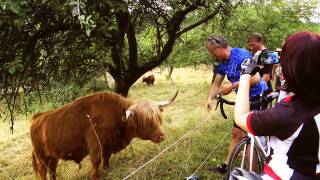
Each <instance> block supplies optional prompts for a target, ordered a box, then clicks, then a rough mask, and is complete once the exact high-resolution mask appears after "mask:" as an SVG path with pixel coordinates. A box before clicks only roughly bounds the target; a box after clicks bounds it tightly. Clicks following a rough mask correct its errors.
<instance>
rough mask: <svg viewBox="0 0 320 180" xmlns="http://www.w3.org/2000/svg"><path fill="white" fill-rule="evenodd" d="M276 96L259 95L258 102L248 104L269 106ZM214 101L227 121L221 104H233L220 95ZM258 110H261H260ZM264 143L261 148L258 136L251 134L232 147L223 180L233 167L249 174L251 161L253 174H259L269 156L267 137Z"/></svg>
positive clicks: (227, 176)
mask: <svg viewBox="0 0 320 180" xmlns="http://www.w3.org/2000/svg"><path fill="white" fill-rule="evenodd" d="M278 96H279V93H276V92H273V93H270V94H268V95H266V96H264V95H261V96H260V99H259V101H256V102H250V103H251V104H253V103H260V104H262V102H264V103H265V104H266V105H269V104H270V103H271V102H272V101H273V100H274V99H276V98H277V97H278ZM215 99H216V100H217V105H216V109H217V107H218V105H219V104H220V111H221V114H222V116H223V117H224V118H225V119H227V116H226V114H225V112H224V109H223V104H224V103H226V104H229V105H234V104H235V103H234V102H231V101H228V100H226V99H224V98H223V97H222V96H221V95H220V94H217V95H216V96H215ZM260 110H262V109H260ZM266 141H267V142H266V146H265V147H263V145H262V143H261V142H260V140H259V138H258V136H254V135H253V134H250V133H247V136H246V137H244V138H243V139H242V140H241V141H240V142H239V143H238V144H237V145H236V146H235V147H234V149H233V151H232V153H231V156H230V159H229V161H228V165H227V169H228V171H227V173H226V176H225V179H228V178H229V175H230V172H231V171H232V170H233V169H234V168H235V167H240V168H242V169H246V170H248V171H250V172H251V171H252V170H253V166H254V162H253V161H254V160H255V161H256V164H255V167H256V169H255V172H256V173H261V172H262V170H263V165H264V161H265V160H266V158H267V157H268V156H269V155H270V151H271V148H270V145H269V137H267V140H266ZM248 147H250V149H249V151H248ZM248 152H249V153H248ZM248 156H249V157H248Z"/></svg>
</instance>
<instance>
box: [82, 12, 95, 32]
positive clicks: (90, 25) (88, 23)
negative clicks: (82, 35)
mask: <svg viewBox="0 0 320 180" xmlns="http://www.w3.org/2000/svg"><path fill="white" fill-rule="evenodd" d="M91 17H92V15H89V16H87V17H86V16H85V15H81V16H79V17H78V20H79V21H80V24H81V28H82V27H84V29H85V32H86V35H87V36H90V33H91V31H92V30H93V29H94V28H95V27H96V24H95V22H94V21H93V20H92V19H91Z"/></svg>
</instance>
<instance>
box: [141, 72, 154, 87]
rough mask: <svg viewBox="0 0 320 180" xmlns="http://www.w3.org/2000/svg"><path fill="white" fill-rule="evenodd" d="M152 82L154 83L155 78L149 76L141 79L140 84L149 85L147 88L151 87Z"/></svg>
mask: <svg viewBox="0 0 320 180" xmlns="http://www.w3.org/2000/svg"><path fill="white" fill-rule="evenodd" d="M154 81H155V77H154V75H153V74H150V75H149V76H147V77H143V78H142V82H145V83H147V85H149V86H150V85H153V84H154Z"/></svg>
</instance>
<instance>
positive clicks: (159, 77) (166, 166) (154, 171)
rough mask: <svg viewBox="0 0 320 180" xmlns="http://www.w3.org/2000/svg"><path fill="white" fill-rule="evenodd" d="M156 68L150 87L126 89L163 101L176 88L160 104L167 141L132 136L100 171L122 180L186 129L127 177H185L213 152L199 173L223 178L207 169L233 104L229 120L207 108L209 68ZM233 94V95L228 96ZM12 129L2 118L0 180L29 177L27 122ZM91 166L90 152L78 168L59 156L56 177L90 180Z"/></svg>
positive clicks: (220, 152)
mask: <svg viewBox="0 0 320 180" xmlns="http://www.w3.org/2000/svg"><path fill="white" fill-rule="evenodd" d="M156 72H157V73H155V76H156V81H155V84H154V86H146V85H145V84H142V82H141V80H138V81H137V82H136V83H135V84H134V85H133V87H132V88H131V89H130V91H129V95H128V98H130V99H133V100H140V99H153V100H156V101H160V100H166V99H168V98H171V97H172V96H173V95H174V93H175V92H176V90H178V89H179V95H178V97H177V99H176V101H175V102H174V103H173V104H172V105H170V106H168V107H166V108H165V109H164V113H163V115H164V124H163V125H164V130H165V132H166V139H165V141H164V142H163V143H160V144H154V143H152V142H150V141H142V140H139V139H134V140H133V141H132V142H131V144H130V145H129V146H128V147H127V148H126V149H125V150H123V151H121V152H120V153H118V154H116V155H113V156H112V157H111V159H110V164H111V167H110V168H109V169H108V170H103V169H102V168H101V170H100V171H101V172H102V173H101V174H102V175H103V177H104V178H105V179H122V178H124V177H126V176H127V175H129V174H130V173H131V172H132V171H134V170H135V169H136V168H138V167H140V166H141V165H143V164H144V163H146V162H147V161H149V160H150V159H151V158H153V157H154V156H155V155H157V154H158V153H159V152H161V151H162V150H163V149H164V148H166V147H168V146H169V145H171V144H172V143H174V142H175V141H177V140H178V139H179V138H180V137H182V136H184V135H185V134H186V133H187V135H185V138H184V139H182V140H181V141H179V142H178V143H177V144H175V145H174V146H172V147H171V148H170V149H168V151H166V152H165V153H163V154H162V155H160V156H159V157H158V158H157V159H156V160H155V161H153V162H151V163H150V164H148V165H147V166H145V167H144V168H142V169H141V170H140V171H138V172H137V173H136V174H134V175H133V176H132V177H131V178H130V179H184V178H185V177H186V176H190V175H191V174H192V173H193V172H194V171H195V170H196V169H197V168H198V167H199V166H200V164H201V163H202V162H203V161H204V160H205V159H206V158H207V156H208V155H209V154H210V153H212V152H213V155H212V156H211V157H210V158H209V159H208V161H207V162H206V163H205V164H204V165H203V166H202V167H201V168H200V169H199V170H198V172H197V175H198V176H200V177H202V178H203V179H221V178H222V177H221V176H220V175H218V174H216V173H213V172H210V171H209V170H208V168H209V167H213V166H216V165H217V164H219V163H221V162H222V161H224V159H225V155H226V152H227V148H228V144H229V140H230V134H231V133H230V132H231V131H230V129H231V127H232V123H233V122H232V119H233V115H232V113H233V107H230V106H226V107H225V109H226V113H227V115H228V117H229V118H230V120H228V121H225V120H222V119H223V118H222V116H221V114H220V112H219V111H213V112H211V113H208V112H206V110H205V99H206V96H207V93H208V90H209V86H210V81H211V76H212V71H211V69H206V68H205V67H201V68H200V69H198V70H194V69H192V68H179V69H174V71H173V74H172V79H173V82H171V81H170V79H169V78H168V77H167V72H166V71H164V72H162V74H160V73H158V72H159V70H156ZM233 98H234V95H230V97H228V99H233ZM22 119H23V118H22ZM14 128H15V132H14V134H10V133H9V125H8V124H7V123H6V122H5V123H1V126H0V157H1V159H0V179H23V180H27V179H33V174H32V165H31V142H30V138H29V133H28V129H29V122H28V120H19V121H16V122H15V126H14ZM222 140H224V141H222ZM90 169H91V165H90V162H89V158H88V157H86V158H85V159H84V161H83V162H82V168H81V169H80V170H79V167H78V165H77V164H75V163H74V162H71V161H60V163H59V165H58V169H57V175H58V179H90Z"/></svg>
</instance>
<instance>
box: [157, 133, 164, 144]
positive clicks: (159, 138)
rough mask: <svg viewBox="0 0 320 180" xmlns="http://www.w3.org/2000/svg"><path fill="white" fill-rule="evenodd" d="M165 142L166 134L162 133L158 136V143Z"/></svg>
mask: <svg viewBox="0 0 320 180" xmlns="http://www.w3.org/2000/svg"><path fill="white" fill-rule="evenodd" d="M163 140H164V134H163V133H161V134H160V135H159V136H158V142H162V141H163Z"/></svg>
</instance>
